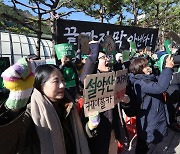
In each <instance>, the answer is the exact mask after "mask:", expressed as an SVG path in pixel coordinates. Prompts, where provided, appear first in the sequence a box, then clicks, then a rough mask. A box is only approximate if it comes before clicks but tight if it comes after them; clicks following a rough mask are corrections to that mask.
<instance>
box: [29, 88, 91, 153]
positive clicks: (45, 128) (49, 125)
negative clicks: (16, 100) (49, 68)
mask: <svg viewBox="0 0 180 154" xmlns="http://www.w3.org/2000/svg"><path fill="white" fill-rule="evenodd" d="M31 115H32V119H33V121H34V123H35V126H36V130H37V132H38V135H39V139H40V146H41V154H66V148H65V142H64V135H63V128H62V126H61V122H60V120H59V117H58V115H57V113H56V110H55V108H54V106H53V105H52V103H51V102H50V101H49V100H48V99H47V98H46V96H44V95H42V94H41V93H40V92H39V91H38V90H37V89H34V91H33V94H32V96H31ZM68 116H70V119H71V124H72V129H73V133H74V137H75V141H76V150H77V152H76V153H77V154H89V153H90V152H89V147H88V143H87V140H86V137H85V134H84V131H83V128H82V124H81V121H80V119H79V115H78V112H77V110H76V107H72V109H71V111H70V113H69V115H68Z"/></svg>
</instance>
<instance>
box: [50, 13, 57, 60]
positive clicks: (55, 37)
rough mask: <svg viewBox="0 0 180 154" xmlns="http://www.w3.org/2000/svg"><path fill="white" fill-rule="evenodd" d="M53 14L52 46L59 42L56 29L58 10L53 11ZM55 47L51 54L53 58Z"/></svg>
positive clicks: (51, 19)
mask: <svg viewBox="0 0 180 154" xmlns="http://www.w3.org/2000/svg"><path fill="white" fill-rule="evenodd" d="M51 13H52V15H51V17H50V27H51V34H52V46H53V47H54V45H55V44H57V34H56V33H57V32H56V31H57V30H56V24H57V21H56V19H55V18H54V16H55V14H56V12H55V11H52V12H51ZM55 54H56V53H55V49H54V48H53V51H52V55H51V58H55Z"/></svg>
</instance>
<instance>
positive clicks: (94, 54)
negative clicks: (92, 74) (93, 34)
mask: <svg viewBox="0 0 180 154" xmlns="http://www.w3.org/2000/svg"><path fill="white" fill-rule="evenodd" d="M99 46H100V43H99V42H98V41H91V42H89V48H90V51H91V53H90V57H91V60H93V61H96V60H97V58H98V55H99Z"/></svg>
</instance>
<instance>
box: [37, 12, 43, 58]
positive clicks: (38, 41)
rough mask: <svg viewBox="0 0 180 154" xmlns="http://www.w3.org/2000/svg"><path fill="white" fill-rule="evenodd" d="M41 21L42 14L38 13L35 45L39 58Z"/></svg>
mask: <svg viewBox="0 0 180 154" xmlns="http://www.w3.org/2000/svg"><path fill="white" fill-rule="evenodd" d="M41 19H42V14H41V13H38V32H37V45H36V52H37V56H38V57H39V58H41V56H40V55H41V54H40V49H41V36H42V31H41Z"/></svg>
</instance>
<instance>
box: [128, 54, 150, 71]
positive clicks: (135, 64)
mask: <svg viewBox="0 0 180 154" xmlns="http://www.w3.org/2000/svg"><path fill="white" fill-rule="evenodd" d="M146 66H148V60H147V59H146V58H142V57H139V58H135V59H134V60H133V61H132V62H131V64H130V66H129V71H130V72H131V73H133V74H144V72H143V68H145V67H146Z"/></svg>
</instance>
